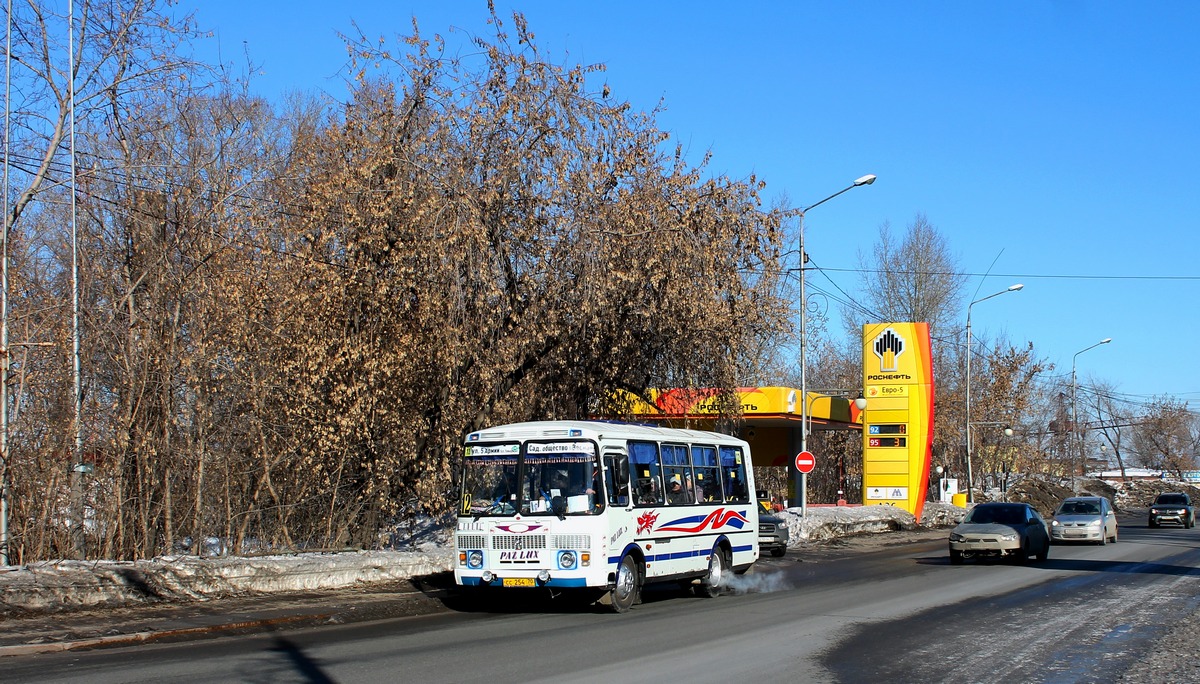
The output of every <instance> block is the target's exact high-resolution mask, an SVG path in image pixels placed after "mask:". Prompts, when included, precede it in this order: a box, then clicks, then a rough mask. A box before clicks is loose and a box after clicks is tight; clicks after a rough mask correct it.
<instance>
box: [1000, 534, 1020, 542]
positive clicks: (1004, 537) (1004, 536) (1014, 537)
mask: <svg viewBox="0 0 1200 684" xmlns="http://www.w3.org/2000/svg"><path fill="white" fill-rule="evenodd" d="M1016 540H1017V535H1015V534H1002V535H1000V541H1016Z"/></svg>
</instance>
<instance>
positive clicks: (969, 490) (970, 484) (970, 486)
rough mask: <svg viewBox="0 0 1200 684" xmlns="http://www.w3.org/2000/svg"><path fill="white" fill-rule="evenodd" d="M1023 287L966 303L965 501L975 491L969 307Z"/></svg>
mask: <svg viewBox="0 0 1200 684" xmlns="http://www.w3.org/2000/svg"><path fill="white" fill-rule="evenodd" d="M1023 287H1025V286H1024V285H1022V284H1021V283H1017V284H1016V285H1009V286H1008V289H1005V290H1000V291H999V292H994V293H992V294H990V295H988V296H986V297H981V298H979V299H976V300H975V301H973V302H971V303H970V304H968V305H967V420H966V427H967V502H968V503H975V493H974V491H972V490H973V488H974V485H975V482H974V480H973V478H972V474H971V307H973V306H975V305H976V304H978V303H979V302H982V301H984V300H987V299H991V298H992V297H999V296H1000V295H1002V294H1004V293H1006V292H1016V291H1018V290H1020V289H1021V288H1023Z"/></svg>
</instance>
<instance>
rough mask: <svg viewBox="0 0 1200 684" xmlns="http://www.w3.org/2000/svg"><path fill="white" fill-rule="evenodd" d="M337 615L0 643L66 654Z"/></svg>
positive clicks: (17, 652)
mask: <svg viewBox="0 0 1200 684" xmlns="http://www.w3.org/2000/svg"><path fill="white" fill-rule="evenodd" d="M333 616H334V614H333V613H311V614H307V615H290V616H287V617H279V618H269V619H264V620H245V621H242V622H228V623H224V624H220V625H207V626H204V627H187V628H183V629H167V630H158V631H153V632H130V633H129V634H114V635H111V636H102V637H92V638H88V639H74V640H66V641H55V642H51V643H44V644H16V645H12V646H0V657H5V656H22V655H37V654H39V653H62V652H65V651H74V650H78V649H84V648H106V647H110V646H126V645H130V644H145V643H151V642H154V641H159V640H162V639H171V638H175V637H187V636H194V635H199V634H212V633H214V632H224V631H233V630H239V629H262V628H264V627H275V626H278V625H286V624H290V623H297V622H319V621H323V620H329V619H331V618H332V617H333Z"/></svg>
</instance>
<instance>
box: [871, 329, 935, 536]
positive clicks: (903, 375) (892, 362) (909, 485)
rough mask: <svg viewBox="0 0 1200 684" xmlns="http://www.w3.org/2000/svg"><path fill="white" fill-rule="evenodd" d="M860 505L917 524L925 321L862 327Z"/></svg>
mask: <svg viewBox="0 0 1200 684" xmlns="http://www.w3.org/2000/svg"><path fill="white" fill-rule="evenodd" d="M863 396H865V397H866V398H867V410H866V411H865V412H864V414H863V431H862V432H863V497H862V501H863V505H867V506H870V505H879V504H882V505H890V506H899V507H901V508H903V509H904V510H906V511H908V512H910V513H912V514H913V515H915V516H917V519H918V520H920V518H921V512H922V509H923V508H924V506H925V494H926V487H927V486H928V483H929V461H930V456H931V454H932V451H933V356H932V354H931V353H930V346H929V324H928V323H874V324H868V325H864V326H863Z"/></svg>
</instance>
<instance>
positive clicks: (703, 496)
mask: <svg viewBox="0 0 1200 684" xmlns="http://www.w3.org/2000/svg"><path fill="white" fill-rule="evenodd" d="M692 472H693V473H695V475H696V481H695V483H694V484H693V489H694V490H695V492H696V501H697V502H704V503H720V502H721V500H722V499H723V498H724V497H723V494H722V492H721V482H720V476H719V475H718V473H717V450H716V449H715V448H713V447H710V446H693V447H692Z"/></svg>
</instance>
